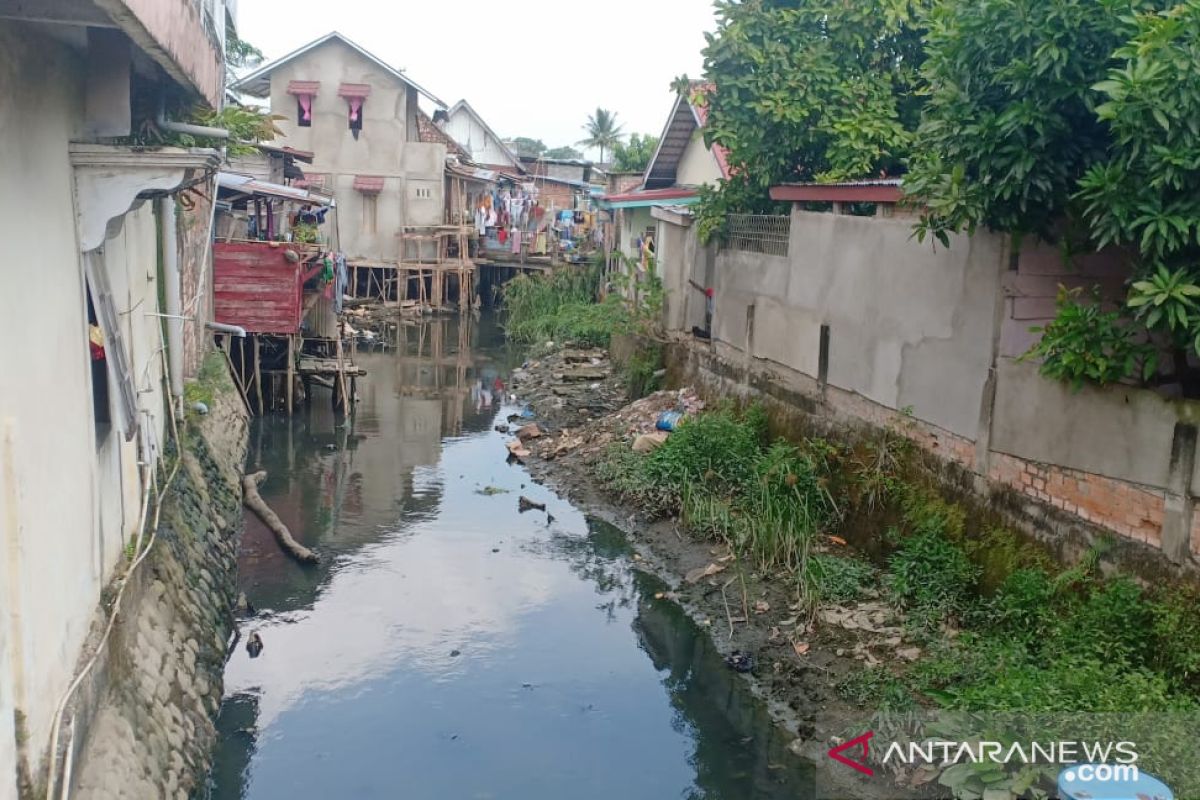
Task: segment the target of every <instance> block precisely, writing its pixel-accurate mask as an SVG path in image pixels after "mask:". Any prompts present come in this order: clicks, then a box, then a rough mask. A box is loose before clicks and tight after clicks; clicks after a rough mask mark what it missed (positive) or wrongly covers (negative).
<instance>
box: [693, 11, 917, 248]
mask: <svg viewBox="0 0 1200 800" xmlns="http://www.w3.org/2000/svg"><path fill="white" fill-rule="evenodd" d="M929 5H930V2H929V0H866V2H854V3H842V2H829V1H828V0H802V1H801V2H795V1H794V0H792V1H791V2H785V1H784V0H751V2H738V1H737V0H719V2H717V3H716V16H717V30H716V32H715V33H713V34H712V35H711V36H710V37H709V39H708V45H707V46H706V47H705V48H704V74H705V81H706V82H707V83H709V84H712V85H716V86H719V87H720V91H718V92H714V93H711V94H707V95H705V96H703V97H698V98H696V99H697V100H698V101H699V102H702V103H704V104H707V106H708V122H707V124H706V125H705V129H704V136H705V140H706V141H707V142H708V143H710V144H712V143H719V144H721V145H723V146H724V147H725V148H726V150H727V151H728V153H729V164H730V167H731V168H732V172H733V174H732V175H731V176H730V178H729V179H728V180H724V181H722V182H721V183H720V185H719V186H718V187H717V188H716V189H715V190H705V191H704V192H703V195H702V203H701V206H700V210H699V220H698V226H699V230H700V232H701V235H702V236H703V237H704V238H705V239H707V238H709V237H711V236H712V235H714V234H716V233H719V232H720V230H721V227H722V226H723V224H724V219H725V215H726V214H728V213H730V212H755V213H764V212H769V211H772V210H777V207H776V206H775V204H773V203H772V202H771V200H770V199H769V197H768V194H767V190H768V189H769V188H770V187H771V186H772V185H774V184H777V183H780V182H782V181H786V180H792V181H796V180H800V181H811V180H840V179H844V178H862V177H864V176H877V175H879V174H880V173H888V174H898V172H899V171H900V170H901V169H902V167H903V162H904V158H905V157H906V156H907V155H908V153H909V150H910V147H911V145H912V135H913V131H914V130H915V129H916V127H917V124H918V121H919V116H920V110H921V106H922V104H923V102H924V100H923V98H922V97H921V96H920V94H919V92H918V90H919V88H920V86H921V82H920V79H919V72H918V70H919V67H920V65H921V62H922V61H924V58H925V53H924V48H923V47H922V45H921V35H922V33H923V28H922V25H923V22H922V17H923V15H924V12H925V11H926V10H927V8H928V6H929ZM695 87H696V84H693V83H692V82H691V81H689V80H688V79H687V78H686V77H683V78H680V79H679V80H677V81H676V83H675V89H676V91H679V92H696V91H697V89H696V88H695Z"/></svg>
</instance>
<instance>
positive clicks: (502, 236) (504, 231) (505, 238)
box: [496, 228, 508, 244]
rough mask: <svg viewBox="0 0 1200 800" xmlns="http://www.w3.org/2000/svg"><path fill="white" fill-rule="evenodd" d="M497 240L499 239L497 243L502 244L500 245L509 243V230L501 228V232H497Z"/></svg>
mask: <svg viewBox="0 0 1200 800" xmlns="http://www.w3.org/2000/svg"><path fill="white" fill-rule="evenodd" d="M496 239H497V241H499V242H500V244H504V243H505V242H507V241H508V228H501V229H500V230H498V231H496Z"/></svg>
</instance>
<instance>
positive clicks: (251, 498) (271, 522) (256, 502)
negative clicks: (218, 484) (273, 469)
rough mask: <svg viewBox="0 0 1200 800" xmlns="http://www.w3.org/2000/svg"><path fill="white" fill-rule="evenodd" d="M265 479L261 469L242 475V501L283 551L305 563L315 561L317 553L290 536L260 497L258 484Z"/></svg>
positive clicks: (313, 562) (285, 526) (284, 526)
mask: <svg viewBox="0 0 1200 800" xmlns="http://www.w3.org/2000/svg"><path fill="white" fill-rule="evenodd" d="M266 479H267V473H266V472H265V471H262V470H260V471H258V472H255V473H252V474H250V475H243V476H242V503H243V504H244V505H245V506H246V508H248V509H250V510H251V511H253V512H254V513H255V515H257V516H258V518H259V519H261V520H262V521H263V524H264V525H266V526H267V527H268V528H270V529H271V533H273V534H275V539H276V541H278V542H279V546H280V547H282V548H283V551H284V552H285V553H287V554H288V555H289V556H291V557H292V558H294V559H296V560H297V561H300V562H303V563H305V564H315V563H317V561H318V560H319V559H318V557H317V554H316V553H314V552H313V551H312V550H309V549H308V548H307V547H305V546H304V545H302V544H300V543H299V542H297V541H296V540H295V539H293V538H292V532H291V531H289V530H288V528H287V525H284V524H283V520H281V519H280V518H279V516H278V515H277V514H276V513H275V512H274V511H272V510H271V507H270V506H269V505H267V504H266V502H265V501H264V500H263V499H262V495H260V494H259V493H258V485H259V484H260V483H262V482H263V481H265V480H266Z"/></svg>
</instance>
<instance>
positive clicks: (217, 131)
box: [154, 106, 229, 139]
mask: <svg viewBox="0 0 1200 800" xmlns="http://www.w3.org/2000/svg"><path fill="white" fill-rule="evenodd" d="M154 124H155V125H157V126H158V127H159V128H161V129H162V130H164V131H171V132H172V133H186V134H188V135H189V136H204V137H206V138H208V139H228V138H229V131H227V130H225V129H224V128H210V127H208V126H207V125H193V124H191V123H190V122H175V121H174V120H170V119H167V112H166V111H165V110H164V108H163V107H162V106H159V108H158V116H157V117H155V118H154Z"/></svg>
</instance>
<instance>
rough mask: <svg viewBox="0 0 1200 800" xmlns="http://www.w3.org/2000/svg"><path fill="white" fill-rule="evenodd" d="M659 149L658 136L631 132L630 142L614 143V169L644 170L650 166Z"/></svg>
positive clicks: (623, 170) (627, 170)
mask: <svg viewBox="0 0 1200 800" xmlns="http://www.w3.org/2000/svg"><path fill="white" fill-rule="evenodd" d="M657 149H658V137H657V136H651V135H650V134H648V133H647V134H645V135H644V136H643V135H640V134H636V133H634V134H631V135H630V136H629V142H628V143H625V142H617V143H616V144H615V145H613V151H612V155H613V160H612V166H613V169H615V170H617V171H619V172H643V171H645V169H646V167H648V166H650V159H652V158H654V151H655V150H657Z"/></svg>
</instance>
